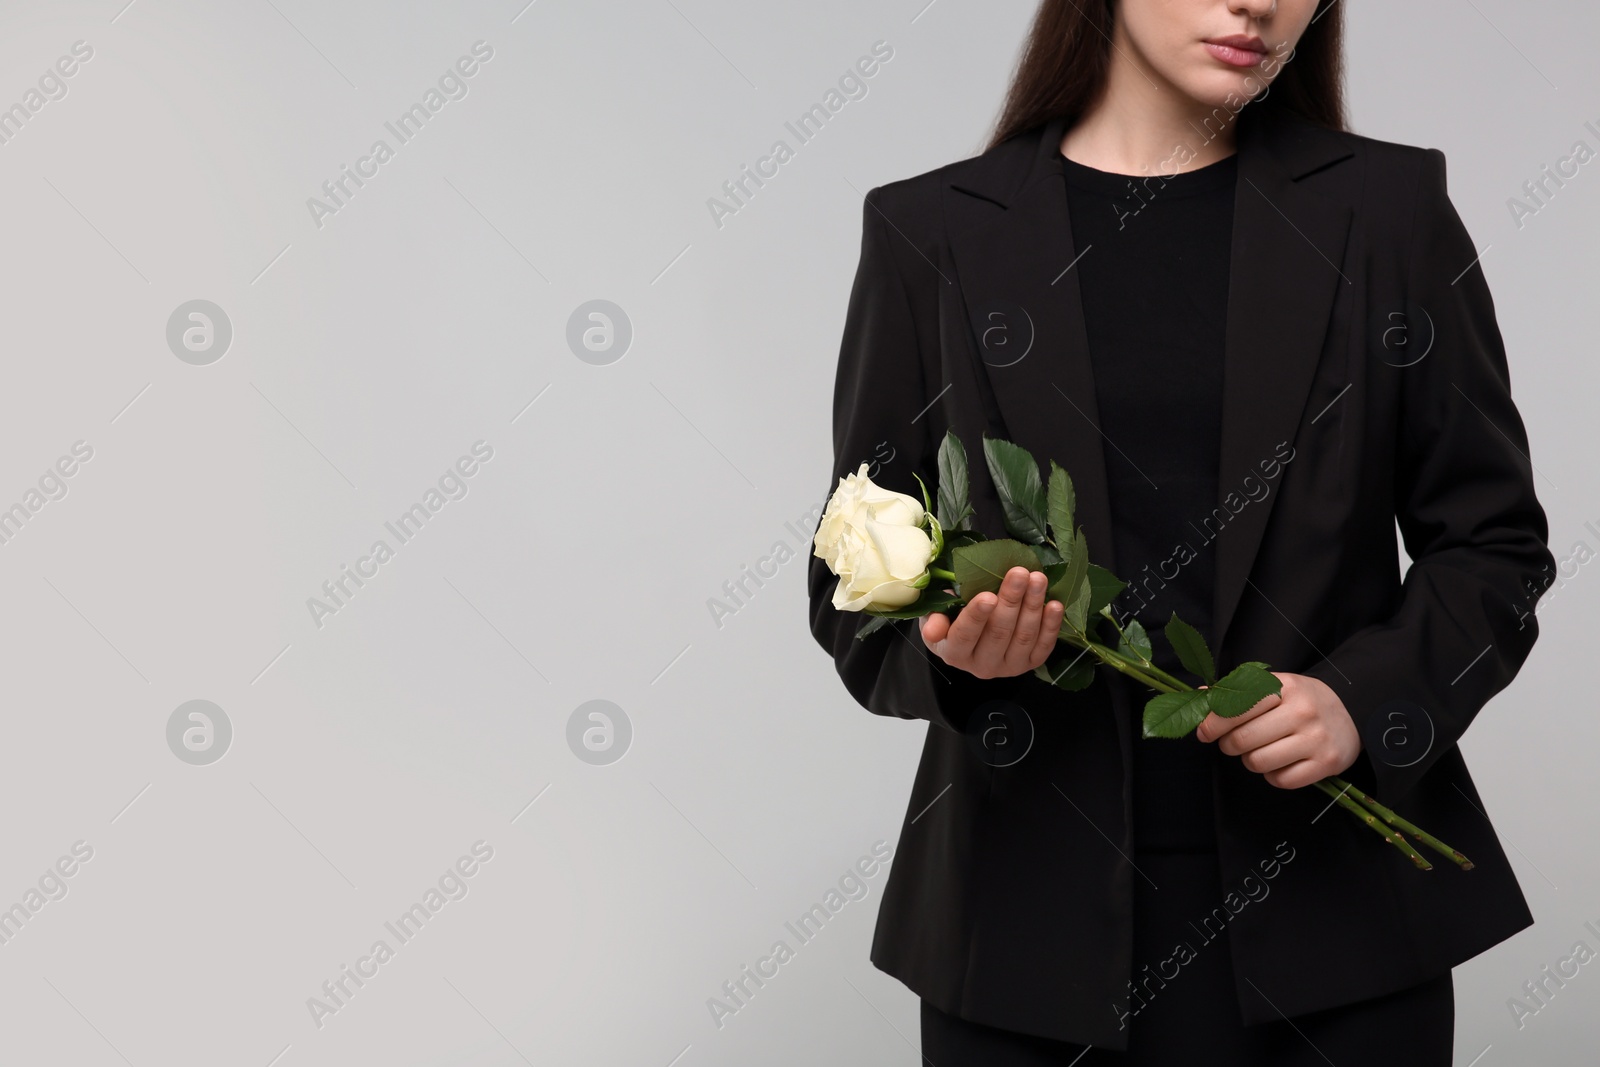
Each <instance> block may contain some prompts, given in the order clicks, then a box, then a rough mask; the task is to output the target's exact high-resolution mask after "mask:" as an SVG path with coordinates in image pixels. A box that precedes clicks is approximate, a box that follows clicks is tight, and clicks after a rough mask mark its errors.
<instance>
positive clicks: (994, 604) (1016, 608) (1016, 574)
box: [920, 567, 1065, 678]
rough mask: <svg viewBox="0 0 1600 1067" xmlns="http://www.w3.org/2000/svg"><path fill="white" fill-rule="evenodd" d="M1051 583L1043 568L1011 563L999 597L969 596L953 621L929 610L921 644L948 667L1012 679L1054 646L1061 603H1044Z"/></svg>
mask: <svg viewBox="0 0 1600 1067" xmlns="http://www.w3.org/2000/svg"><path fill="white" fill-rule="evenodd" d="M1049 585H1050V581H1049V579H1048V578H1047V577H1046V576H1045V574H1044V572H1042V571H1030V570H1028V568H1026V567H1012V568H1011V569H1010V570H1008V571H1007V572H1006V576H1005V579H1004V580H1003V581H1002V582H1001V583H1000V592H999V595H998V596H997V595H995V594H994V593H989V592H983V593H979V594H978V595H977V596H975V597H973V598H972V599H971V600H970V601H968V602H967V603H966V604H965V605H963V606H962V608H961V611H960V612H959V613H958V614H957V615H956V618H955V621H954V622H951V621H950V618H949V616H947V615H944V614H941V613H939V612H930V613H929V614H927V615H924V616H923V617H922V618H921V620H920V623H921V626H922V643H923V644H925V645H927V646H928V650H929V651H930V652H932V653H933V654H934V655H936V656H938V657H939V658H940V659H942V660H944V661H945V662H946V663H948V664H949V665H950V666H952V667H959V668H961V669H962V670H964V671H967V672H968V673H970V674H972V675H975V676H976V677H978V678H1010V677H1013V676H1015V675H1018V674H1026V673H1027V672H1029V671H1032V670H1033V669H1034V668H1036V667H1038V666H1039V665H1040V664H1042V663H1044V661H1045V660H1046V659H1048V658H1049V656H1050V653H1051V652H1053V651H1054V650H1055V647H1056V637H1057V635H1058V634H1059V633H1060V631H1061V616H1062V613H1063V612H1064V611H1065V608H1064V607H1063V606H1062V604H1061V601H1059V600H1051V601H1050V602H1049V603H1046V602H1045V598H1044V595H1045V590H1046V589H1047V588H1049Z"/></svg>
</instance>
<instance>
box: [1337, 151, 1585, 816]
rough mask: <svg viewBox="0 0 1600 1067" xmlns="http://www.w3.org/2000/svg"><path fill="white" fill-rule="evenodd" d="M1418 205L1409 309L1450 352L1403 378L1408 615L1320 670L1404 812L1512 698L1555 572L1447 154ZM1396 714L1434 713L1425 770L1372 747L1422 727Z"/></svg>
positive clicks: (1433, 159) (1426, 171) (1342, 648)
mask: <svg viewBox="0 0 1600 1067" xmlns="http://www.w3.org/2000/svg"><path fill="white" fill-rule="evenodd" d="M1417 197H1418V198H1417V202H1416V204H1415V207H1414V212H1413V223H1412V226H1413V230H1412V240H1411V253H1410V265H1409V268H1408V280H1407V285H1408V289H1409V292H1408V298H1409V300H1410V301H1411V303H1412V304H1414V305H1417V306H1420V307H1421V309H1422V310H1423V311H1424V312H1426V314H1427V316H1428V317H1429V318H1430V319H1431V320H1432V322H1433V326H1434V344H1433V348H1432V349H1431V350H1430V351H1429V352H1428V353H1427V355H1425V356H1424V357H1423V358H1422V359H1421V360H1420V361H1418V362H1416V363H1414V364H1412V365H1410V366H1408V367H1405V368H1403V369H1399V370H1397V372H1396V373H1398V374H1401V375H1402V376H1403V378H1402V383H1401V387H1400V388H1401V401H1400V411H1399V426H1398V429H1397V434H1396V441H1395V456H1394V476H1395V477H1394V490H1395V500H1394V506H1395V514H1396V518H1397V519H1398V522H1399V527H1400V533H1401V537H1402V539H1403V541H1404V544H1405V547H1406V553H1407V555H1409V556H1410V557H1411V560H1412V565H1411V567H1410V569H1409V570H1408V571H1407V572H1406V576H1405V581H1404V584H1403V587H1402V593H1401V599H1400V602H1399V607H1398V610H1396V611H1395V613H1394V614H1393V616H1391V617H1390V618H1388V619H1386V620H1383V621H1381V622H1377V623H1375V624H1373V625H1369V626H1367V627H1365V628H1363V629H1361V630H1358V631H1356V632H1355V633H1354V634H1352V635H1351V636H1350V637H1349V638H1348V639H1347V640H1345V641H1343V642H1342V643H1340V644H1339V645H1338V647H1336V648H1335V649H1333V650H1332V651H1331V652H1329V653H1328V656H1327V658H1326V659H1325V660H1324V661H1322V662H1320V663H1319V664H1318V665H1317V666H1316V667H1314V668H1312V669H1310V670H1308V671H1306V673H1307V674H1309V675H1311V676H1313V677H1316V678H1320V679H1321V680H1322V681H1323V682H1325V683H1327V684H1328V685H1329V686H1330V687H1331V688H1332V689H1333V690H1334V692H1336V693H1338V694H1339V697H1340V698H1341V699H1342V700H1343V701H1344V704H1345V707H1346V708H1347V709H1348V710H1349V712H1350V715H1351V717H1352V718H1353V719H1354V720H1355V722H1356V725H1357V726H1358V727H1360V728H1361V735H1362V738H1363V739H1364V741H1363V746H1364V747H1363V757H1364V758H1366V759H1367V760H1368V761H1369V763H1370V764H1371V766H1372V769H1373V771H1374V775H1375V777H1374V779H1373V780H1374V781H1375V783H1376V795H1377V797H1378V799H1379V800H1382V801H1384V802H1385V803H1394V802H1396V801H1398V800H1399V799H1401V798H1402V797H1403V796H1404V795H1405V794H1406V792H1407V791H1408V790H1410V789H1411V788H1412V787H1413V786H1414V785H1415V784H1416V783H1417V781H1418V780H1419V779H1420V778H1422V776H1423V775H1425V774H1427V772H1428V769H1429V768H1430V767H1432V766H1433V764H1434V763H1435V762H1436V761H1437V760H1438V759H1439V757H1440V756H1441V755H1442V754H1443V753H1444V752H1446V751H1448V750H1449V749H1450V747H1451V746H1452V745H1454V744H1456V742H1457V740H1458V739H1459V738H1460V737H1461V735H1462V734H1463V733H1464V732H1465V731H1466V729H1467V727H1468V725H1470V724H1471V722H1472V719H1473V717H1474V716H1475V715H1476V714H1477V713H1478V710H1479V709H1480V708H1482V707H1483V706H1484V704H1485V703H1487V702H1488V700H1489V699H1490V698H1491V697H1493V696H1494V695H1495V694H1496V693H1498V692H1499V691H1500V690H1501V689H1504V688H1505V687H1506V686H1507V685H1508V684H1510V682H1511V680H1512V678H1513V677H1514V676H1515V675H1516V673H1517V671H1518V670H1519V669H1520V668H1521V666H1522V663H1523V661H1524V660H1526V659H1527V657H1528V654H1529V652H1530V651H1531V650H1532V647H1533V643H1534V640H1535V638H1536V637H1537V636H1538V624H1537V622H1536V620H1535V617H1534V614H1533V611H1534V607H1535V604H1536V602H1537V600H1538V593H1540V592H1542V591H1543V590H1544V588H1545V586H1546V584H1548V582H1549V580H1550V578H1551V577H1552V576H1553V575H1554V569H1553V568H1554V562H1555V561H1554V559H1553V557H1552V556H1551V554H1550V551H1549V549H1548V547H1547V541H1548V536H1549V528H1548V524H1547V520H1546V517H1545V513H1544V510H1543V508H1542V507H1541V506H1540V503H1539V501H1538V499H1537V497H1536V496H1535V493H1534V481H1533V470H1532V460H1531V459H1530V458H1529V451H1528V437H1527V433H1526V431H1525V430H1524V427H1523V422H1522V418H1521V416H1520V415H1519V414H1518V412H1517V408H1516V406H1515V405H1514V404H1513V403H1512V401H1511V382H1510V374H1509V372H1508V370H1507V366H1506V353H1505V347H1504V345H1503V343H1502V340H1501V336H1500V330H1499V327H1498V326H1497V324H1496V320H1495V313H1494V303H1493V300H1492V299H1491V297H1490V295H1489V287H1488V283H1487V281H1486V280H1485V277H1484V273H1483V269H1482V267H1481V266H1480V265H1478V263H1477V259H1478V252H1477V250H1476V248H1475V247H1474V246H1473V242H1472V238H1471V236H1470V235H1469V234H1468V233H1467V230H1466V227H1465V226H1464V225H1463V224H1462V221H1461V218H1460V216H1459V215H1458V214H1457V212H1456V209H1455V207H1454V205H1453V204H1452V203H1451V202H1450V198H1449V195H1448V192H1447V190H1446V183H1445V157H1444V153H1443V152H1441V151H1439V150H1438V149H1436V148H1430V149H1426V150H1425V153H1424V158H1423V160H1422V172H1421V179H1420V181H1419V183H1418V194H1417ZM1395 700H1404V701H1409V702H1411V703H1414V704H1416V705H1420V706H1421V708H1422V709H1423V711H1424V712H1425V713H1426V716H1427V720H1426V721H1427V722H1431V724H1432V729H1433V738H1432V743H1431V745H1429V746H1428V747H1427V749H1426V751H1425V754H1424V755H1423V756H1422V757H1421V759H1417V760H1416V761H1415V762H1410V761H1411V760H1413V759H1415V757H1414V756H1413V755H1412V754H1410V753H1407V754H1406V756H1405V758H1404V760H1398V759H1394V758H1389V759H1386V758H1385V757H1384V756H1383V754H1382V753H1376V752H1373V751H1371V749H1370V747H1368V746H1369V745H1370V739H1372V738H1374V737H1376V736H1381V735H1382V734H1383V732H1384V730H1385V729H1386V728H1387V724H1388V723H1389V722H1391V721H1393V722H1404V721H1406V720H1394V719H1391V718H1390V716H1391V714H1392V711H1393V709H1394V707H1395V705H1393V704H1391V703H1390V702H1391V701H1395ZM1385 705H1388V707H1387V708H1385ZM1380 715H1381V716H1382V717H1383V720H1384V721H1381V722H1375V721H1374V718H1375V716H1380ZM1413 715H1414V712H1413ZM1416 725H1418V724H1417V723H1412V724H1411V725H1410V726H1408V727H1406V728H1407V729H1408V730H1409V729H1414V728H1415V726H1416ZM1418 740H1420V738H1419V739H1418ZM1398 762H1406V763H1407V764H1408V765H1407V766H1396V765H1395V764H1396V763H1398Z"/></svg>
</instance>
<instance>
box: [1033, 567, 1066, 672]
mask: <svg viewBox="0 0 1600 1067" xmlns="http://www.w3.org/2000/svg"><path fill="white" fill-rule="evenodd" d="M1047 588H1048V587H1047ZM1066 613H1067V609H1066V605H1064V604H1062V603H1061V601H1059V600H1052V601H1050V602H1049V603H1047V604H1046V605H1045V606H1044V611H1043V613H1042V614H1041V617H1040V621H1039V637H1038V639H1037V640H1035V641H1034V643H1033V655H1032V657H1031V658H1030V660H1029V662H1030V663H1032V664H1033V665H1034V666H1035V667H1037V666H1039V665H1040V664H1041V663H1043V662H1044V661H1045V660H1047V659H1049V658H1050V653H1052V652H1054V651H1055V650H1056V640H1057V638H1059V637H1060V635H1061V620H1062V618H1063V617H1064V616H1065V615H1066Z"/></svg>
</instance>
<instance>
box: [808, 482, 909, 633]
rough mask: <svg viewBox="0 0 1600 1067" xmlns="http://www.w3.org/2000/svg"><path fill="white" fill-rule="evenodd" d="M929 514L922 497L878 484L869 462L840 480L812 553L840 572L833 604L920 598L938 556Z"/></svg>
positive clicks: (848, 607)
mask: <svg viewBox="0 0 1600 1067" xmlns="http://www.w3.org/2000/svg"><path fill="white" fill-rule="evenodd" d="M924 518H925V515H924V511H923V507H922V502H921V501H920V500H918V499H917V498H916V497H913V496H908V495H907V494H905V493H897V492H894V491H893V490H890V489H885V488H883V487H882V486H879V485H876V484H874V483H873V481H872V479H871V478H868V477H867V465H866V463H865V462H863V463H862V464H861V466H860V467H859V468H858V469H857V470H856V472H855V473H854V474H850V475H846V476H845V477H843V478H840V479H839V487H838V488H837V489H835V490H834V493H833V495H832V496H831V497H829V498H828V506H827V507H826V508H825V509H823V512H822V521H821V522H820V523H819V524H818V526H817V533H816V536H815V537H813V538H812V544H813V552H812V554H813V555H815V556H817V557H818V558H820V559H822V560H824V561H826V562H827V564H828V569H829V570H830V571H832V572H833V573H834V574H837V575H838V576H839V585H838V587H837V588H835V589H834V591H833V606H834V607H835V608H838V609H839V610H840V611H865V610H867V609H868V608H880V609H892V608H902V607H905V606H906V605H907V604H909V603H911V602H912V601H914V600H916V599H917V597H919V596H921V595H922V586H925V585H926V584H927V583H926V582H925V581H923V580H922V579H923V575H924V574H925V573H926V572H927V570H928V565H929V564H930V563H931V562H932V561H933V554H934V552H933V539H932V538H931V537H929V536H928V534H927V532H926V531H924V530H923V529H922V523H923V520H924ZM917 583H920V584H917Z"/></svg>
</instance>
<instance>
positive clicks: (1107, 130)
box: [1061, 49, 1238, 175]
mask: <svg viewBox="0 0 1600 1067" xmlns="http://www.w3.org/2000/svg"><path fill="white" fill-rule="evenodd" d="M1237 117H1238V115H1237V111H1235V110H1230V109H1229V108H1227V107H1213V106H1212V105H1210V104H1207V103H1204V102H1202V101H1199V100H1196V99H1194V98H1193V97H1191V96H1188V95H1187V94H1185V93H1183V92H1180V91H1179V90H1178V89H1177V87H1176V86H1174V85H1172V84H1171V83H1170V82H1167V81H1166V80H1165V79H1162V78H1161V77H1160V76H1159V75H1158V74H1156V73H1155V72H1154V71H1153V70H1151V68H1149V67H1148V66H1146V65H1143V64H1139V63H1138V61H1137V60H1135V59H1133V58H1132V57H1131V56H1130V55H1129V54H1128V52H1127V51H1126V50H1125V49H1113V50H1112V60H1111V66H1110V70H1109V71H1108V72H1107V76H1106V81H1105V85H1104V86H1103V88H1102V91H1101V93H1100V95H1099V98H1098V99H1097V100H1096V101H1095V102H1094V103H1093V104H1091V105H1090V106H1089V108H1088V109H1087V110H1086V111H1085V112H1084V113H1083V115H1081V116H1080V117H1079V118H1078V119H1077V121H1075V122H1074V123H1072V125H1071V126H1069V127H1068V128H1067V131H1066V133H1065V134H1064V135H1063V136H1062V138H1061V154H1062V155H1064V156H1066V157H1067V158H1068V159H1070V160H1072V161H1073V162H1074V163H1082V164H1084V165H1085V166H1089V167H1094V168H1095V169H1097V170H1106V171H1111V172H1113V173H1116V174H1169V175H1170V174H1175V173H1179V172H1182V171H1186V170H1195V169H1198V168H1200V167H1204V166H1206V165H1208V164H1211V163H1215V162H1217V161H1218V160H1221V159H1225V158H1227V157H1228V156H1230V155H1232V154H1233V153H1234V151H1235V150H1236V148H1237V136H1236V134H1237V123H1236V121H1235V120H1236V119H1237Z"/></svg>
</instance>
